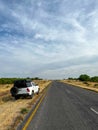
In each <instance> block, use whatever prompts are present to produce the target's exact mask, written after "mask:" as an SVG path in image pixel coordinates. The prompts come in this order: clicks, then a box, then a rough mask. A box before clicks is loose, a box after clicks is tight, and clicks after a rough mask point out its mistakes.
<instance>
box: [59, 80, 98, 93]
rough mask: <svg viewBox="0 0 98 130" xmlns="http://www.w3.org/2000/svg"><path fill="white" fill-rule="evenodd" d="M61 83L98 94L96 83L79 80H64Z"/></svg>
mask: <svg viewBox="0 0 98 130" xmlns="http://www.w3.org/2000/svg"><path fill="white" fill-rule="evenodd" d="M61 82H64V83H68V84H71V85H75V86H77V87H81V88H85V89H89V90H92V91H96V92H98V83H96V82H87V81H84V82H82V81H79V80H62V81H61Z"/></svg>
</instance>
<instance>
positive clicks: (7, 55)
mask: <svg viewBox="0 0 98 130" xmlns="http://www.w3.org/2000/svg"><path fill="white" fill-rule="evenodd" d="M81 74H88V75H89V76H98V0H0V77H40V78H45V79H64V78H69V77H74V78H75V77H76V78H77V77H79V76H80V75H81Z"/></svg>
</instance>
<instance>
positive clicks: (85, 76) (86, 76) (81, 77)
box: [79, 74, 90, 81]
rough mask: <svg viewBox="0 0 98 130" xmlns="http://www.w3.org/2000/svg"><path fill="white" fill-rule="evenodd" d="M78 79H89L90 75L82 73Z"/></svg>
mask: <svg viewBox="0 0 98 130" xmlns="http://www.w3.org/2000/svg"><path fill="white" fill-rule="evenodd" d="M79 80H80V81H90V76H88V75H87V74H82V75H80V77H79Z"/></svg>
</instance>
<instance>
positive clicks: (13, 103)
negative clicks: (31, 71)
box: [0, 77, 51, 130]
mask: <svg viewBox="0 0 98 130" xmlns="http://www.w3.org/2000/svg"><path fill="white" fill-rule="evenodd" d="M14 80H17V78H1V79H0V81H3V82H2V83H0V130H15V128H16V126H17V125H18V124H19V123H20V122H21V121H23V119H24V117H25V115H26V114H27V113H28V112H29V111H30V109H31V108H32V105H34V104H35V103H36V101H37V100H38V98H39V97H40V96H41V95H42V92H43V90H44V89H45V88H46V87H47V86H48V85H49V84H50V83H51V81H49V80H42V79H40V78H37V77H36V78H32V80H33V81H34V82H35V83H36V84H38V85H39V87H40V94H39V95H35V96H34V97H33V98H32V99H28V98H27V99H25V98H24V99H21V98H20V99H19V100H15V99H14V98H13V97H12V96H11V94H10V88H11V87H12V86H13V82H14ZM6 83H7V84H6Z"/></svg>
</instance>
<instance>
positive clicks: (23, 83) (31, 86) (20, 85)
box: [10, 79, 40, 99]
mask: <svg viewBox="0 0 98 130" xmlns="http://www.w3.org/2000/svg"><path fill="white" fill-rule="evenodd" d="M39 91H40V88H39V86H38V85H36V84H35V83H34V82H32V81H31V80H26V79H24V80H17V81H15V82H14V86H13V87H12V88H11V90H10V92H11V95H12V96H13V97H15V99H18V98H19V97H20V96H29V97H30V98H32V97H33V95H34V93H36V94H39Z"/></svg>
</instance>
